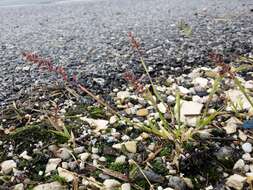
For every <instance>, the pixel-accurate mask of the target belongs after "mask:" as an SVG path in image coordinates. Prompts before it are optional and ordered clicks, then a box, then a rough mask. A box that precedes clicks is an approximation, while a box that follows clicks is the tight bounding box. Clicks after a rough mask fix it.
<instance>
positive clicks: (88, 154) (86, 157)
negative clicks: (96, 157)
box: [79, 152, 91, 162]
mask: <svg viewBox="0 0 253 190" xmlns="http://www.w3.org/2000/svg"><path fill="white" fill-rule="evenodd" d="M90 155H91V154H90V153H88V152H85V153H82V154H79V157H80V159H81V160H82V161H84V162H85V161H86V160H87V159H88V158H89V156H90Z"/></svg>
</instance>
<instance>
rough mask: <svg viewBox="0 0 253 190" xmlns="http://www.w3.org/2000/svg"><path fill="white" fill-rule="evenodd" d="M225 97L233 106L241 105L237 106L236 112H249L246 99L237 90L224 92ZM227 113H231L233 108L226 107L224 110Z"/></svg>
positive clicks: (248, 104)
mask: <svg viewBox="0 0 253 190" xmlns="http://www.w3.org/2000/svg"><path fill="white" fill-rule="evenodd" d="M226 96H227V97H228V99H229V100H230V101H231V102H233V104H235V105H242V106H238V108H237V109H238V111H241V110H244V109H245V110H249V109H250V107H251V105H250V103H249V102H248V100H247V98H246V97H245V96H244V95H243V93H242V92H241V91H239V90H234V89H231V90H228V91H227V92H226ZM226 110H227V111H232V110H233V108H232V107H231V106H228V107H227V108H226Z"/></svg>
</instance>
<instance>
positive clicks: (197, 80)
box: [193, 77, 208, 88]
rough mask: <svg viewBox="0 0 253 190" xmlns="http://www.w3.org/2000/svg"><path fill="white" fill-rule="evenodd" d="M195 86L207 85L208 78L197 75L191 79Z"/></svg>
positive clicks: (204, 86)
mask: <svg viewBox="0 0 253 190" xmlns="http://www.w3.org/2000/svg"><path fill="white" fill-rule="evenodd" d="M193 82H194V85H195V86H198V85H199V86H201V87H203V88H206V87H207V84H208V80H207V79H206V78H202V77H197V78H195V79H194V80H193Z"/></svg>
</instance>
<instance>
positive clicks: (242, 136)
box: [238, 130, 248, 141]
mask: <svg viewBox="0 0 253 190" xmlns="http://www.w3.org/2000/svg"><path fill="white" fill-rule="evenodd" d="M238 136H239V138H240V139H241V140H242V141H246V140H247V138H248V136H247V135H246V134H245V133H244V132H243V131H241V130H239V135H238Z"/></svg>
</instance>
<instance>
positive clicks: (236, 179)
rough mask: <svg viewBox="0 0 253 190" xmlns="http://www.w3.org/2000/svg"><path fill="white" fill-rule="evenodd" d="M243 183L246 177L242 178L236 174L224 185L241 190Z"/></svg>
mask: <svg viewBox="0 0 253 190" xmlns="http://www.w3.org/2000/svg"><path fill="white" fill-rule="evenodd" d="M245 181H246V177H243V176H241V175H238V174H234V175H231V176H230V177H228V178H227V180H226V185H227V186H229V187H232V188H234V189H236V190H241V189H242V188H243V184H244V182H245Z"/></svg>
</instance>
